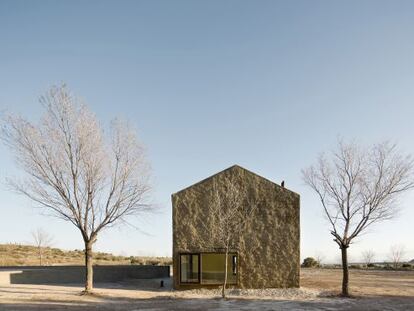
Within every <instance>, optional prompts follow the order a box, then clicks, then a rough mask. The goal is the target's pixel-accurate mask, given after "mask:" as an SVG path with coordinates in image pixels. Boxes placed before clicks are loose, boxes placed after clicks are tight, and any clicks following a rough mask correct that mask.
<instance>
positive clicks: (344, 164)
mask: <svg viewBox="0 0 414 311" xmlns="http://www.w3.org/2000/svg"><path fill="white" fill-rule="evenodd" d="M302 175H303V180H304V182H305V183H306V184H307V185H308V186H309V187H310V188H311V189H313V190H314V191H315V192H316V193H317V195H318V197H319V199H320V201H321V203H322V206H323V209H324V211H325V215H326V217H327V219H328V221H329V224H330V227H331V231H330V232H331V234H332V236H333V237H334V241H335V243H337V244H338V246H339V248H340V249H341V253H342V265H343V269H344V277H343V282H342V294H343V295H344V296H348V295H349V289H348V287H349V285H348V283H349V281H348V278H349V276H348V260H347V248H348V247H349V246H350V244H351V243H352V242H353V241H354V239H355V238H356V237H358V236H360V235H361V233H363V232H364V231H365V230H366V229H367V228H368V227H370V226H371V225H373V224H375V223H378V222H381V221H384V220H387V219H391V218H393V217H394V216H395V215H396V214H397V211H398V207H399V204H398V199H399V198H400V197H401V194H403V193H404V192H406V191H407V190H409V189H411V188H413V186H414V182H413V160H412V158H411V157H410V156H403V155H402V154H401V153H400V152H399V151H398V150H397V147H396V145H392V144H390V143H388V142H384V143H380V144H377V145H374V146H373V147H372V148H370V149H365V148H361V147H360V146H358V145H356V144H355V143H345V142H343V141H339V144H338V149H337V151H335V152H333V153H332V154H331V156H330V157H329V158H328V157H326V156H325V155H324V154H322V155H321V156H320V157H319V159H318V162H317V164H316V165H315V166H310V167H309V168H307V169H304V170H303V171H302Z"/></svg>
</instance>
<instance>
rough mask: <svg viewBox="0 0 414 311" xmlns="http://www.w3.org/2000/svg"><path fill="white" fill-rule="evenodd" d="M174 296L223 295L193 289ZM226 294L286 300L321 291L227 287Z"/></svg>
mask: <svg viewBox="0 0 414 311" xmlns="http://www.w3.org/2000/svg"><path fill="white" fill-rule="evenodd" d="M173 296H175V297H177V298H191V297H203V298H207V297H208V298H215V297H221V289H220V288H217V289H205V288H200V289H192V290H186V291H176V292H174V294H173ZM226 296H227V297H229V298H268V299H286V300H293V299H295V300H296V299H298V300H307V299H316V298H318V297H320V296H321V291H319V290H315V289H308V288H263V289H236V288H234V289H227V290H226Z"/></svg>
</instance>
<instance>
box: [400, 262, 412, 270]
mask: <svg viewBox="0 0 414 311" xmlns="http://www.w3.org/2000/svg"><path fill="white" fill-rule="evenodd" d="M402 267H403V268H409V269H411V268H412V267H413V266H412V265H411V264H409V263H403V264H402Z"/></svg>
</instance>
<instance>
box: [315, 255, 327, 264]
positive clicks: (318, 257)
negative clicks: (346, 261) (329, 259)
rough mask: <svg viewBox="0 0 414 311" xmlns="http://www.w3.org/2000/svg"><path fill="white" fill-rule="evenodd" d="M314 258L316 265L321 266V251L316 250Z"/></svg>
mask: <svg viewBox="0 0 414 311" xmlns="http://www.w3.org/2000/svg"><path fill="white" fill-rule="evenodd" d="M315 259H316V262H317V263H318V266H319V267H322V262H323V261H324V260H325V255H324V254H323V253H322V252H320V251H317V252H316V255H315Z"/></svg>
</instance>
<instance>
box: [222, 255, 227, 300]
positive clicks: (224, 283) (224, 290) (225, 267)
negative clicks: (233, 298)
mask: <svg viewBox="0 0 414 311" xmlns="http://www.w3.org/2000/svg"><path fill="white" fill-rule="evenodd" d="M228 255H229V251H228V250H227V249H226V255H225V256H224V282H223V288H222V290H221V297H223V298H226V285H227V266H228V264H227V257H228Z"/></svg>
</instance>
